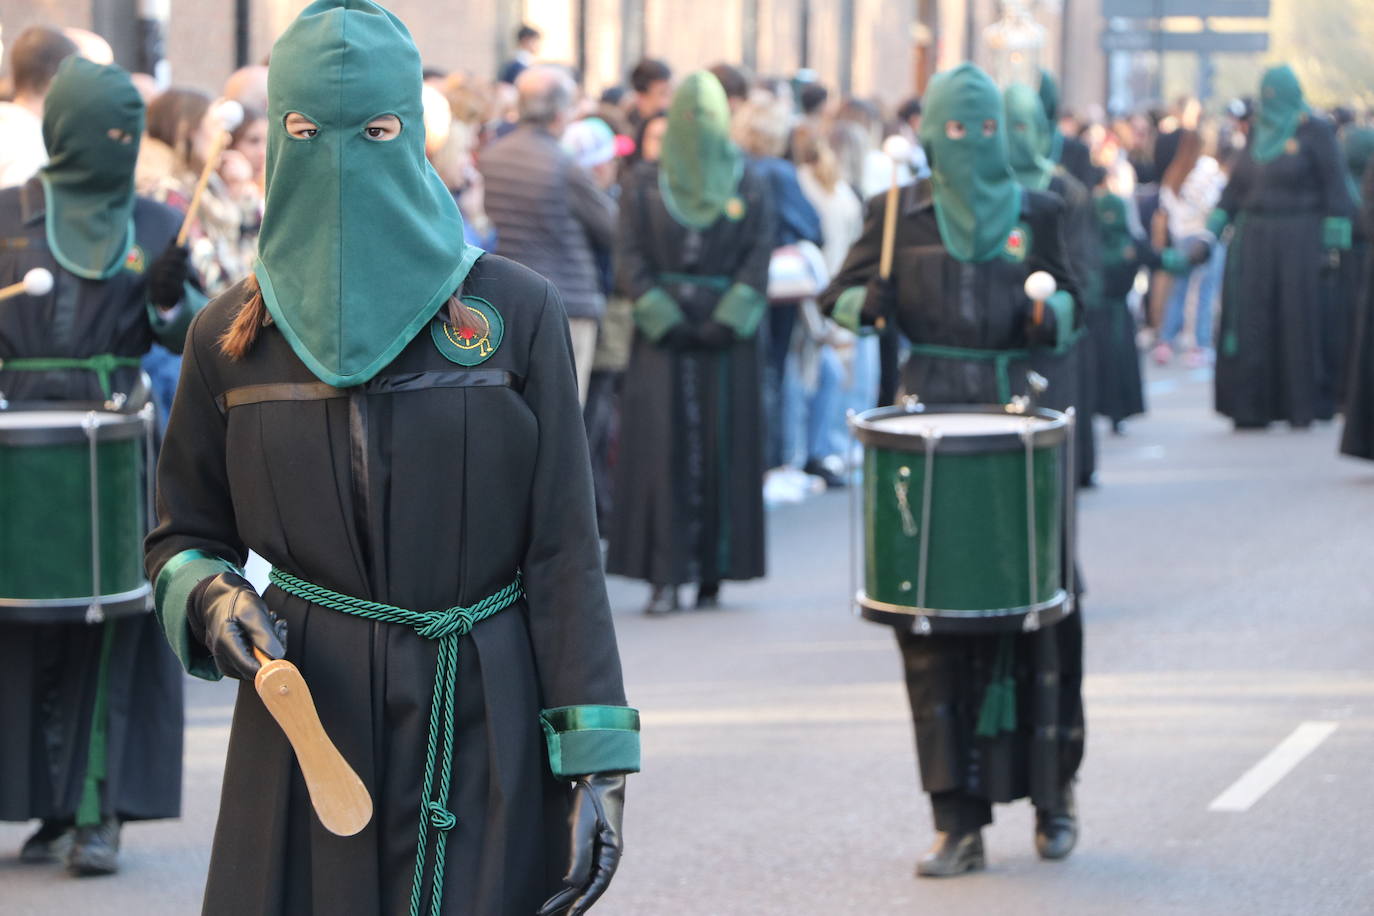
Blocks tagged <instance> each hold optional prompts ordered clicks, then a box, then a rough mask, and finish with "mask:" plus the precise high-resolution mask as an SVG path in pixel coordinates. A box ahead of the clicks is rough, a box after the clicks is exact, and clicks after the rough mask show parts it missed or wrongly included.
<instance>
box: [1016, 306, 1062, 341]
mask: <svg viewBox="0 0 1374 916" xmlns="http://www.w3.org/2000/svg"><path fill="white" fill-rule="evenodd" d="M1024 325H1025V329H1026V345H1027V346H1030V347H1053V346H1054V345H1055V344H1056V343H1058V342H1059V318H1058V317H1057V316H1056V315H1055V314H1054V309H1052V308H1050V307H1049V305H1046V306H1045V307H1044V308H1043V309H1042V310H1041V313H1040V321H1038V322H1037V321H1036V320H1035V303H1034V302H1032V303H1030V304H1029V305H1027V306H1026V313H1025V319H1024Z"/></svg>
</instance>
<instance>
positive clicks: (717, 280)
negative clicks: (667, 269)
mask: <svg viewBox="0 0 1374 916" xmlns="http://www.w3.org/2000/svg"><path fill="white" fill-rule="evenodd" d="M658 282H659V283H662V284H663V285H665V286H700V287H704V288H705V289H713V290H715V291H716V292H718V293H723V292H725V291H726V290H727V289H729V288H730V287H731V286H732V285H733V284H734V282H735V281H734V280H731V279H730V278H729V277H723V276H720V275H718V274H678V273H661V274H659V275H658Z"/></svg>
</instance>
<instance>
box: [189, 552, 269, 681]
mask: <svg viewBox="0 0 1374 916" xmlns="http://www.w3.org/2000/svg"><path fill="white" fill-rule="evenodd" d="M186 622H187V624H189V625H190V627H191V635H193V636H195V637H196V639H199V640H200V641H201V642H202V643H204V644H205V648H207V649H209V650H210V654H211V655H212V656H214V659H215V664H216V665H217V666H218V667H219V670H220V671H222V672H223V673H224V674H226V675H228V676H229V677H233V678H238V679H239V680H241V681H250V682H251V681H252V680H253V678H254V677H256V676H257V673H258V669H259V668H261V667H262V666H261V665H260V664H259V663H258V660H257V659H256V658H254V657H253V649H254V648H255V647H256V648H258V649H260V650H262V652H263V654H265V655H267V656H268V657H270V658H285V657H286V621H285V620H282V619H281V618H280V617H278V616H277V615H276V614H274V613H272V611H271V610H270V609H269V608H268V607H267V603H266V602H265V601H263V600H262V596H260V595H259V594H258V593H257V591H256V590H255V589H254V588H253V586H252V584H251V583H249V581H248V580H247V579H245V578H243V576H240V575H238V574H237V573H220V574H219V575H218V576H215V577H213V578H211V579H207V580H206V581H205V582H203V583H201V584H200V585H199V586H197V587H196V590H195V591H194V592H192V593H191V600H190V601H189V602H188V603H187V608H186Z"/></svg>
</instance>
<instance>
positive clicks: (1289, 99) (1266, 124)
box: [1250, 64, 1307, 162]
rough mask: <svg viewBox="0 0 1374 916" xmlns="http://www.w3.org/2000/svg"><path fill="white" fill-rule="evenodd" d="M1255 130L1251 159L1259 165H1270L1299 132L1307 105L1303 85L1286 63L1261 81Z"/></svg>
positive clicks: (1265, 72)
mask: <svg viewBox="0 0 1374 916" xmlns="http://www.w3.org/2000/svg"><path fill="white" fill-rule="evenodd" d="M1258 109H1259V110H1258V111H1256V112H1255V130H1254V134H1253V135H1252V137H1251V139H1250V156H1251V158H1253V159H1254V160H1255V161H1256V162H1270V161H1272V160H1274V159H1277V158H1278V157H1279V156H1280V155H1282V153H1283V148H1284V146H1285V144H1287V143H1288V141H1289V140H1290V139H1291V138H1292V136H1293V134H1294V133H1296V132H1297V130H1298V125H1299V124H1300V123H1302V118H1303V115H1305V114H1307V103H1306V102H1304V101H1303V98H1302V85H1301V84H1300V83H1299V82H1298V77H1297V74H1295V73H1294V72H1293V70H1292V69H1291V68H1290V67H1289V66H1288V65H1287V64H1280V65H1279V66H1277V67H1270V68H1269V69H1268V70H1266V71H1264V78H1263V79H1262V80H1260V94H1259V106H1258Z"/></svg>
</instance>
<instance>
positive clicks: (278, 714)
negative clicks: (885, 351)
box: [253, 646, 372, 836]
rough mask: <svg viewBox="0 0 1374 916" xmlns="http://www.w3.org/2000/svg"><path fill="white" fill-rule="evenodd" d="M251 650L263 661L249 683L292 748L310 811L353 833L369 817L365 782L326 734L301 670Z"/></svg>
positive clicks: (331, 827)
mask: <svg viewBox="0 0 1374 916" xmlns="http://www.w3.org/2000/svg"><path fill="white" fill-rule="evenodd" d="M253 655H254V657H256V658H257V660H258V661H259V662H260V663H261V664H262V667H261V668H260V669H258V675H257V677H256V678H254V679H253V686H254V687H256V688H257V691H258V696H260V697H262V702H263V705H264V706H266V707H267V711H268V712H270V713H271V714H272V718H274V719H276V720H277V724H278V725H279V726H281V730H282V731H283V732H285V733H286V740H288V741H290V742H291V749H292V750H293V751H295V752H296V762H297V763H299V764H300V767H301V775H302V776H304V777H305V787H306V789H307V790H309V792H310V804H311V805H312V806H313V807H314V809H315V815H316V816H317V817H319V819H320V823H321V824H323V825H324V829H326V830H328V831H329V832H330V833H332V834H334V835H336V836H353V835H354V834H355V833H357V832H358V831H360V830H362V829H363V828H364V827H366V826H367V824H368V822H369V821H371V820H372V796H371V795H369V794H368V792H367V786H365V785H363V781H362V780H361V779H359V778H358V774H357V773H356V772H354V770H353V768H352V767H351V766H349V765H348V761H347V760H345V759H344V757H343V754H340V753H339V749H338V748H337V747H335V746H334V742H333V741H330V740H329V735H327V734H325V730H324V726H323V725H322V724H321V723H320V715H319V713H318V712H316V711H315V701H314V700H313V699H311V696H310V688H309V687H307V686H306V683H305V678H304V677H302V676H301V672H300V669H299V668H297V667H296V666H295V665H293V664H291V663H290V662H288V661H287V660H286V659H284V658H268V657H267V655H265V654H264V653H263V651H262V650H261V649H259V648H257V647H256V646H255V647H254V648H253Z"/></svg>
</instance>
